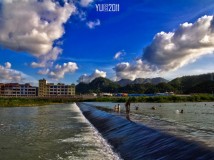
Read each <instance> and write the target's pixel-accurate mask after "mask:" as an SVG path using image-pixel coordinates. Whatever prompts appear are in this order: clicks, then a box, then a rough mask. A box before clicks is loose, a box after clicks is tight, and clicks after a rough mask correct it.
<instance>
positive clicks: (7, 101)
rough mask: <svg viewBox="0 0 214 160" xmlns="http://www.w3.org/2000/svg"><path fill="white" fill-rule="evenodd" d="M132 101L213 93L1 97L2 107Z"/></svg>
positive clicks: (196, 98) (201, 98)
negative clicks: (138, 95)
mask: <svg viewBox="0 0 214 160" xmlns="http://www.w3.org/2000/svg"><path fill="white" fill-rule="evenodd" d="M128 99H129V100H130V101H131V102H132V103H140V102H147V103H152V102H153V103H173V102H176V103H179V102H213V101H214V95H212V94H197V95H190V96H187V95H183V96H175V95H172V96H151V97H149V96H143V97H90V98H88V97H85V98H84V97H78V98H57V97H55V98H22V97H10V98H9V97H0V107H19V106H22V107H27V106H43V105H48V104H60V103H72V102H126V101H127V100H128Z"/></svg>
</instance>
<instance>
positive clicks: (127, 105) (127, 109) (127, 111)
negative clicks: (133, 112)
mask: <svg viewBox="0 0 214 160" xmlns="http://www.w3.org/2000/svg"><path fill="white" fill-rule="evenodd" d="M130 105H131V103H130V100H128V101H127V102H126V103H125V107H126V119H128V120H129V121H130V117H129V113H130Z"/></svg>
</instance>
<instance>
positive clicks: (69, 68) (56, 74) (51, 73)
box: [38, 62, 78, 79]
mask: <svg viewBox="0 0 214 160" xmlns="http://www.w3.org/2000/svg"><path fill="white" fill-rule="evenodd" d="M77 69H78V66H77V64H76V63H74V62H68V63H64V64H63V65H59V64H57V65H56V66H55V68H54V69H52V70H50V69H43V70H40V71H39V72H38V73H39V74H43V75H48V77H49V78H52V79H61V78H64V75H65V74H66V73H73V72H75V71H76V70H77Z"/></svg>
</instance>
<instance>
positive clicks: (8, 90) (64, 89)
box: [0, 79, 75, 97]
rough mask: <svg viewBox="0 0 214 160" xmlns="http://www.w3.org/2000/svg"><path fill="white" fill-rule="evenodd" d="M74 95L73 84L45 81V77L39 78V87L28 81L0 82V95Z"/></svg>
mask: <svg viewBox="0 0 214 160" xmlns="http://www.w3.org/2000/svg"><path fill="white" fill-rule="evenodd" d="M74 95H75V85H74V84H71V85H65V84H64V83H57V84H54V83H47V81H46V80H45V79H41V80H39V87H35V86H31V85H30V84H29V83H25V84H19V83H0V96H5V97H55V96H59V97H69V96H74Z"/></svg>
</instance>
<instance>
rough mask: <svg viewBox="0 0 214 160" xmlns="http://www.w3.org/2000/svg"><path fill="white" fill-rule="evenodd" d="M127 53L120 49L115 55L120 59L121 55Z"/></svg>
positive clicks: (115, 57)
mask: <svg viewBox="0 0 214 160" xmlns="http://www.w3.org/2000/svg"><path fill="white" fill-rule="evenodd" d="M125 54H126V53H125V52H124V51H123V50H122V51H118V52H117V53H115V55H114V59H120V58H121V56H124V55H125Z"/></svg>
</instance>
